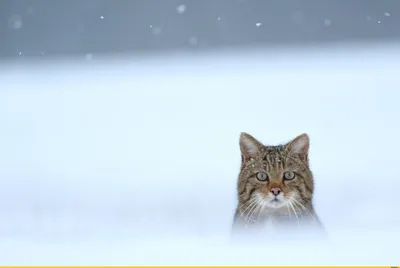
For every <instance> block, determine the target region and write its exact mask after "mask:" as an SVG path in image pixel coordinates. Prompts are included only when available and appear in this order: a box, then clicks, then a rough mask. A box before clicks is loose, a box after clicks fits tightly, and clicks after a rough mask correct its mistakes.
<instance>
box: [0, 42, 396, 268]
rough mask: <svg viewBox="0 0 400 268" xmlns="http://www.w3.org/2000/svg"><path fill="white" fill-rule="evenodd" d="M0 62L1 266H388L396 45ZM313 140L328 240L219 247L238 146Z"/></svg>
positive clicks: (392, 247)
mask: <svg viewBox="0 0 400 268" xmlns="http://www.w3.org/2000/svg"><path fill="white" fill-rule="evenodd" d="M96 59H97V60H96V61H84V60H82V59H76V60H72V59H71V60H69V61H60V62H48V63H47V64H39V63H38V64H35V63H33V64H31V65H29V64H27V65H26V66H21V65H18V64H21V63H17V65H13V64H10V65H5V64H4V65H3V66H0V81H2V82H1V89H0V124H1V131H0V137H1V139H0V148H1V149H0V178H1V179H0V181H1V184H0V215H1V218H2V219H3V220H2V221H1V222H0V237H1V239H0V262H1V265H112V264H113V265H124V264H125V265H128V264H130V265H135V264H137V265H140V264H153V265H157V264H170V265H177V264H192V265H202V264H204V265H205V264H215V265H218V264H220V265H222V264H225V265H234V264H247V265H250V264H253V265H256V264H259V265H294V264H297V265H311V264H315V265H394V264H396V263H399V256H398V241H399V239H400V230H399V227H398V226H399V224H400V213H399V212H400V209H399V201H398V197H397V194H398V192H397V191H398V189H399V186H400V180H399V178H398V176H399V174H398V171H397V168H396V167H397V165H398V158H397V151H399V150H400V145H399V143H398V142H397V140H398V137H399V136H400V127H399V124H398V123H397V122H398V115H399V112H400V108H399V106H398V99H399V97H400V92H399V91H398V84H399V82H400V77H399V76H398V71H397V70H398V67H399V62H400V49H398V48H397V47H396V46H395V45H393V46H376V47H374V46H362V45H360V44H356V45H354V46H348V47H343V48H342V47H340V46H335V47H333V46H332V47H328V48H326V49H322V48H321V49H313V50H299V49H294V48H293V49H287V50H282V51H278V50H273V51H272V52H270V53H268V52H265V51H264V50H261V49H259V50H258V49H253V50H252V52H251V53H249V52H247V53H245V52H243V51H227V52H215V53H211V52H210V53H208V54H202V55H200V56H193V55H189V54H182V55H174V56H161V55H160V56H158V57H157V58H147V59H146V58H137V57H134V56H132V57H129V58H128V59H117V58H112V59H107V58H104V59H100V56H99V57H96ZM243 131H245V132H248V133H250V134H251V135H253V136H254V137H256V138H258V139H259V140H261V141H263V142H264V143H267V144H278V143H282V142H285V141H288V140H290V139H292V138H294V137H295V136H297V135H298V134H301V133H304V132H306V133H308V134H309V136H310V141H311V144H310V163H311V165H312V170H313V172H314V176H315V180H316V194H315V204H316V210H317V212H318V214H319V216H320V218H321V220H322V222H323V223H324V225H325V228H326V231H327V233H328V236H329V240H328V241H326V242H324V243H321V242H318V243H317V242H315V241H311V240H307V241H301V242H300V243H293V244H290V245H288V244H285V243H283V244H281V243H278V242H277V241H271V240H268V237H267V236H266V245H264V246H260V245H257V246H249V245H242V246H240V245H231V244H229V233H230V227H231V220H232V217H233V211H234V209H235V205H236V199H235V187H236V178H237V174H238V170H239V164H240V151H239V145H238V139H239V135H240V133H241V132H243Z"/></svg>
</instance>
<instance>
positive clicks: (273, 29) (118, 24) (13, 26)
mask: <svg viewBox="0 0 400 268" xmlns="http://www.w3.org/2000/svg"><path fill="white" fill-rule="evenodd" d="M399 12H400V1H396V0H379V1H376V0H375V1H374V0H307V1H306V0H282V1H277V0H269V1H266V0H69V1H65V0H1V1H0V40H1V42H0V57H1V58H5V57H11V58H18V57H21V56H24V57H30V56H37V57H50V56H55V55H56V56H57V55H85V54H93V55H95V54H103V53H123V52H131V53H142V52H143V51H146V52H157V51H177V50H199V49H209V48H216V47H237V46H251V45H273V46H283V45H291V44H298V43H302V44H314V43H316V42H326V41H347V40H349V41H351V40H365V41H376V40H391V39H395V38H398V37H399V36H400V28H399V27H398V26H397V25H399V24H400V16H399Z"/></svg>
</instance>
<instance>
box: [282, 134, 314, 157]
mask: <svg viewBox="0 0 400 268" xmlns="http://www.w3.org/2000/svg"><path fill="white" fill-rule="evenodd" d="M286 148H288V150H289V151H290V152H291V153H292V154H297V155H298V156H299V157H300V159H302V160H303V161H305V162H308V149H309V148H310V138H309V137H308V135H307V134H306V133H304V134H301V135H299V136H297V137H296V138H294V139H293V140H292V141H291V142H289V143H288V144H287V145H286Z"/></svg>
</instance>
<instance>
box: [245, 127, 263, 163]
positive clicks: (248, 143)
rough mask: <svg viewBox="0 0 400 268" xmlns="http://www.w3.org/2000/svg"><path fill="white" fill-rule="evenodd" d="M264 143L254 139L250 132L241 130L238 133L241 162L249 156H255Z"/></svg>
mask: <svg viewBox="0 0 400 268" xmlns="http://www.w3.org/2000/svg"><path fill="white" fill-rule="evenodd" d="M263 147H264V145H263V144H262V143H261V142H259V141H258V140H256V139H255V138H254V137H253V136H251V135H250V134H247V133H245V132H242V133H241V134H240V151H241V153H242V162H246V161H247V160H249V159H250V158H254V157H256V156H257V155H258V154H259V153H260V152H261V149H262V148H263Z"/></svg>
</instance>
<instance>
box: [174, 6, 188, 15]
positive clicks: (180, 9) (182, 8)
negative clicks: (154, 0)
mask: <svg viewBox="0 0 400 268" xmlns="http://www.w3.org/2000/svg"><path fill="white" fill-rule="evenodd" d="M176 11H177V12H178V13H179V14H183V13H185V11H186V6H185V5H179V6H177V7H176Z"/></svg>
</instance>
